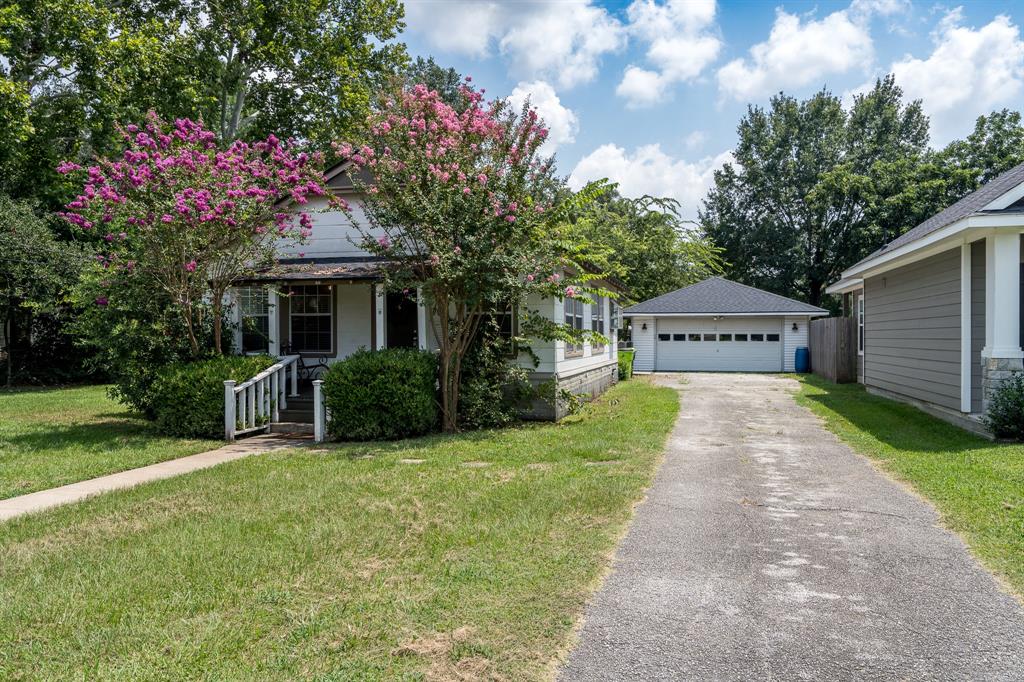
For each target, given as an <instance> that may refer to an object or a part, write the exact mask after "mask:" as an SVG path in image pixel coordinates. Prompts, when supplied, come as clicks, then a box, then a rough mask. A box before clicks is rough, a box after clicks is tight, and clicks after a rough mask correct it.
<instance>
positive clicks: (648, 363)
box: [631, 317, 655, 372]
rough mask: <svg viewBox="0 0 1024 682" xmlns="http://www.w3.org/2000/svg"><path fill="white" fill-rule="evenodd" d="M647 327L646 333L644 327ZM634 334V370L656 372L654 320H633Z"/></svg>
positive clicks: (646, 318) (641, 318)
mask: <svg viewBox="0 0 1024 682" xmlns="http://www.w3.org/2000/svg"><path fill="white" fill-rule="evenodd" d="M645 324H646V325H647V329H646V331H645V330H644V325H645ZM631 325H632V329H631V331H632V334H633V349H634V350H635V352H636V353H635V355H634V356H633V369H634V370H636V371H637V372H653V371H654V339H655V336H654V334H655V331H654V327H655V325H654V318H653V317H634V318H632V320H631Z"/></svg>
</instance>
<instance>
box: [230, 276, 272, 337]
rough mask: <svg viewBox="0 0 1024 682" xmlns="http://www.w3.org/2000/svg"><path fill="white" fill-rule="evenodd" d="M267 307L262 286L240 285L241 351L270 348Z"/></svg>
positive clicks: (265, 293) (265, 294)
mask: <svg viewBox="0 0 1024 682" xmlns="http://www.w3.org/2000/svg"><path fill="white" fill-rule="evenodd" d="M269 307H270V306H269V305H268V302H267V290H266V289H265V288H264V287H241V288H240V289H239V290H238V310H239V314H240V317H241V323H242V352H243V353H266V352H268V351H269V350H270V310H269Z"/></svg>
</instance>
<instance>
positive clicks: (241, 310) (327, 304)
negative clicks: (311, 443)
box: [234, 165, 618, 418]
mask: <svg viewBox="0 0 1024 682" xmlns="http://www.w3.org/2000/svg"><path fill="white" fill-rule="evenodd" d="M345 170H346V167H345V166H344V165H339V166H335V167H334V168H332V169H330V170H329V171H328V172H327V174H326V177H327V182H328V187H329V188H330V189H331V190H332V192H334V193H335V194H336V195H338V196H341V197H343V198H345V200H346V201H348V203H349V204H350V206H351V207H352V208H353V212H354V214H355V216H356V219H358V218H359V217H361V216H362V213H361V211H360V209H359V207H360V201H359V196H358V194H357V193H356V191H355V188H354V187H353V185H352V182H351V180H350V179H349V177H348V174H347V173H345V172H344V171H345ZM305 208H306V209H307V210H310V211H311V218H312V220H313V231H312V236H311V237H310V238H309V240H307V242H306V243H305V244H295V243H292V242H288V241H282V242H281V243H280V245H279V247H278V254H279V260H278V263H277V264H276V265H275V266H274V267H272V268H270V269H268V270H266V271H263V272H261V273H259V274H258V275H257V276H256V277H255V278H254V279H253V280H252V281H251V283H250V284H249V285H248V286H242V287H238V288H237V289H236V290H235V292H234V297H235V300H236V301H237V303H238V305H237V306H235V307H234V310H235V314H236V321H237V322H238V323H239V324H238V332H237V335H236V347H238V348H240V349H241V350H242V352H245V353H256V352H266V353H269V354H271V355H283V354H299V355H301V356H302V357H303V358H304V360H305V361H306V364H308V365H313V366H316V365H319V364H321V363H322V364H324V365H329V364H332V363H334V362H337V361H339V360H342V359H344V358H346V357H348V356H349V355H351V354H352V353H354V352H355V351H357V350H359V349H360V348H367V349H382V348H399V347H404V348H421V349H428V350H435V349H437V346H438V344H437V341H436V340H435V337H434V331H433V329H434V325H432V324H431V323H430V320H429V319H428V315H427V312H426V308H425V307H424V306H421V305H417V301H416V292H408V293H403V292H401V291H385V290H384V288H383V287H382V286H381V284H380V282H381V271H382V268H383V266H384V265H385V263H384V262H383V261H381V260H379V259H377V258H375V257H373V256H371V255H370V254H369V253H368V252H366V251H365V250H363V249H362V248H361V247H360V246H359V244H360V242H361V241H362V238H361V235H360V234H359V232H358V230H356V229H354V228H353V227H352V226H351V225H350V224H349V221H348V218H347V217H346V216H345V215H344V214H343V213H342V212H341V211H339V210H337V209H335V208H328V202H327V200H326V199H323V198H321V199H318V200H315V201H311V202H310V203H309V204H307V205H306V206H305ZM600 284H603V285H604V286H606V287H608V288H610V290H613V291H614V290H616V288H617V285H616V283H614V282H601V283H600ZM527 307H528V309H529V310H531V311H536V312H539V313H540V314H542V315H545V316H547V317H549V318H550V319H552V320H556V321H564V322H566V323H568V324H571V325H572V326H574V327H576V328H578V329H591V330H594V331H598V332H601V333H602V334H603V335H604V336H606V337H608V338H609V339H610V343H608V344H606V345H603V346H599V345H596V344H592V343H584V344H581V345H577V346H573V345H569V344H566V343H564V342H562V341H557V342H555V341H551V342H532V343H531V344H530V348H529V350H530V352H531V353H532V355H531V353H528V352H525V351H522V352H520V353H519V354H518V356H517V357H515V358H511V359H510V362H516V363H519V364H521V365H522V366H524V367H526V368H528V369H529V370H530V371H531V379H532V381H533V382H534V383H535V384H539V383H541V382H544V381H547V380H550V379H553V380H554V381H555V384H556V387H557V389H560V390H561V389H565V390H569V391H572V392H573V393H576V394H589V395H591V396H595V395H597V394H599V393H600V392H602V391H604V390H605V389H606V388H608V386H610V385H611V384H612V383H614V382H615V381H616V379H617V377H618V374H617V359H618V354H617V349H616V346H617V323H616V320H617V313H618V308H617V306H616V305H615V303H614V301H611V300H610V299H608V298H606V297H605V298H599V299H598V300H597V301H596V302H595V303H593V304H588V303H584V302H583V301H580V300H579V299H565V300H564V301H561V300H557V299H539V298H537V299H535V300H529V301H527ZM489 314H490V315H493V316H495V317H497V318H499V322H500V324H501V328H502V330H503V332H504V333H506V334H509V335H514V334H515V333H516V331H517V325H518V311H514V310H501V311H493V312H491V313H489ZM533 356H536V359H537V360H538V362H539V364H537V365H536V366H535V365H534V357H533ZM319 369H322V367H320V368H319ZM563 411H564V406H562V405H561V404H559V405H558V407H557V408H556V407H552V406H547V407H542V406H537V409H535V410H534V413H533V415H532V416H535V417H538V418H561V417H562V416H563Z"/></svg>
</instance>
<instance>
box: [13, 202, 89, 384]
mask: <svg viewBox="0 0 1024 682" xmlns="http://www.w3.org/2000/svg"><path fill="white" fill-rule="evenodd" d="M82 253H83V251H82V249H80V248H78V247H77V246H76V245H74V244H69V243H66V242H61V241H58V240H57V239H55V238H54V236H53V233H52V232H51V231H50V228H49V226H48V225H47V224H46V221H45V220H44V219H43V218H41V217H39V215H37V213H36V212H35V211H34V210H33V206H32V205H31V204H29V203H28V202H24V201H12V200H11V199H9V198H7V197H4V196H2V195H0V348H2V349H3V351H4V354H3V361H4V362H3V364H4V365H5V366H6V369H5V377H4V381H5V383H6V384H7V386H10V385H11V380H12V378H13V376H14V373H15V368H16V367H17V366H19V365H20V364H21V363H22V362H23V360H20V359H19V358H17V357H16V353H17V347H18V344H16V343H15V338H16V337H20V338H25V337H28V336H29V334H27V333H24V332H23V333H21V334H19V333H18V329H17V324H18V322H23V323H24V324H25V325H29V324H31V318H32V315H33V314H38V313H52V312H54V311H56V310H58V309H59V308H61V307H62V306H63V304H64V303H65V302H66V300H67V297H68V295H69V294H70V289H71V287H72V286H73V284H74V282H75V279H76V277H77V275H78V272H79V270H80V268H81V267H82V264H83V256H82ZM25 330H27V326H26V328H25ZM29 343H31V340H30V339H29Z"/></svg>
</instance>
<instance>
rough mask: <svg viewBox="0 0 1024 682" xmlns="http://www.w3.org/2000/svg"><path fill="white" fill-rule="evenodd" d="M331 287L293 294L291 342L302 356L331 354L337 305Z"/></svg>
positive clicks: (298, 289)
mask: <svg viewBox="0 0 1024 682" xmlns="http://www.w3.org/2000/svg"><path fill="white" fill-rule="evenodd" d="M331 298H332V297H331V287H330V286H327V285H319V284H317V285H308V286H298V287H292V288H291V289H290V291H289V299H288V305H289V318H290V320H291V343H292V347H293V348H294V349H295V350H296V351H298V352H299V353H329V352H331V340H332V336H331V330H332V328H333V326H334V325H333V312H334V311H333V306H332V304H331Z"/></svg>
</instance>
